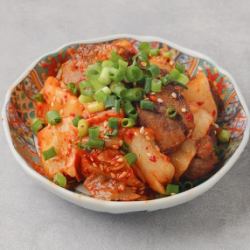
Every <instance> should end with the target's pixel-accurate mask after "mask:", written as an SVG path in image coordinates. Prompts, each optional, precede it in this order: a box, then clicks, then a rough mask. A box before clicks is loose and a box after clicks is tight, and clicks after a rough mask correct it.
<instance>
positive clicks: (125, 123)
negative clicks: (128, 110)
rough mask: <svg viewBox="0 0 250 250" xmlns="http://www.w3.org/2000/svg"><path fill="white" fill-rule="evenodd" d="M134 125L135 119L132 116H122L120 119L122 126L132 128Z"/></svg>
mask: <svg viewBox="0 0 250 250" xmlns="http://www.w3.org/2000/svg"><path fill="white" fill-rule="evenodd" d="M134 125H135V120H134V119H133V118H123V119H122V127H124V128H132V127H134Z"/></svg>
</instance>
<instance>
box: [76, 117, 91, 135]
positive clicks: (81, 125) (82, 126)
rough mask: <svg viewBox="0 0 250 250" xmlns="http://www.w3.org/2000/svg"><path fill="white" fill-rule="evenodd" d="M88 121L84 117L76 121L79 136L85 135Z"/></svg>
mask: <svg viewBox="0 0 250 250" xmlns="http://www.w3.org/2000/svg"><path fill="white" fill-rule="evenodd" d="M88 128H89V123H88V122H87V121H86V120H85V119H81V120H79V121H78V124H77V129H78V135H79V136H80V137H83V136H86V135H87V134H88Z"/></svg>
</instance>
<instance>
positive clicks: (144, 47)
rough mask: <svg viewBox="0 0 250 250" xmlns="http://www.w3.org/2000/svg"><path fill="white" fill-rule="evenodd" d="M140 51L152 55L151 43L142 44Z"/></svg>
mask: <svg viewBox="0 0 250 250" xmlns="http://www.w3.org/2000/svg"><path fill="white" fill-rule="evenodd" d="M138 49H139V50H140V51H144V52H145V53H147V54H148V53H150V50H151V46H150V43H148V42H141V43H140V45H139V47H138Z"/></svg>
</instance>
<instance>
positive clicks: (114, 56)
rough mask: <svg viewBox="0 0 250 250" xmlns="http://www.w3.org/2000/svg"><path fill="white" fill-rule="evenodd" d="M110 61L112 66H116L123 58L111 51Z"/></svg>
mask: <svg viewBox="0 0 250 250" xmlns="http://www.w3.org/2000/svg"><path fill="white" fill-rule="evenodd" d="M110 60H111V61H112V62H113V64H114V66H118V62H119V61H120V60H121V61H123V58H122V57H121V56H120V55H118V54H117V53H116V52H115V51H114V50H113V51H112V52H111V56H110Z"/></svg>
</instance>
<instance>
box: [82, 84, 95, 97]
mask: <svg viewBox="0 0 250 250" xmlns="http://www.w3.org/2000/svg"><path fill="white" fill-rule="evenodd" d="M79 88H80V92H81V94H82V95H85V96H92V95H93V94H94V89H93V86H92V84H91V83H90V82H88V81H84V82H80V83H79Z"/></svg>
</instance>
